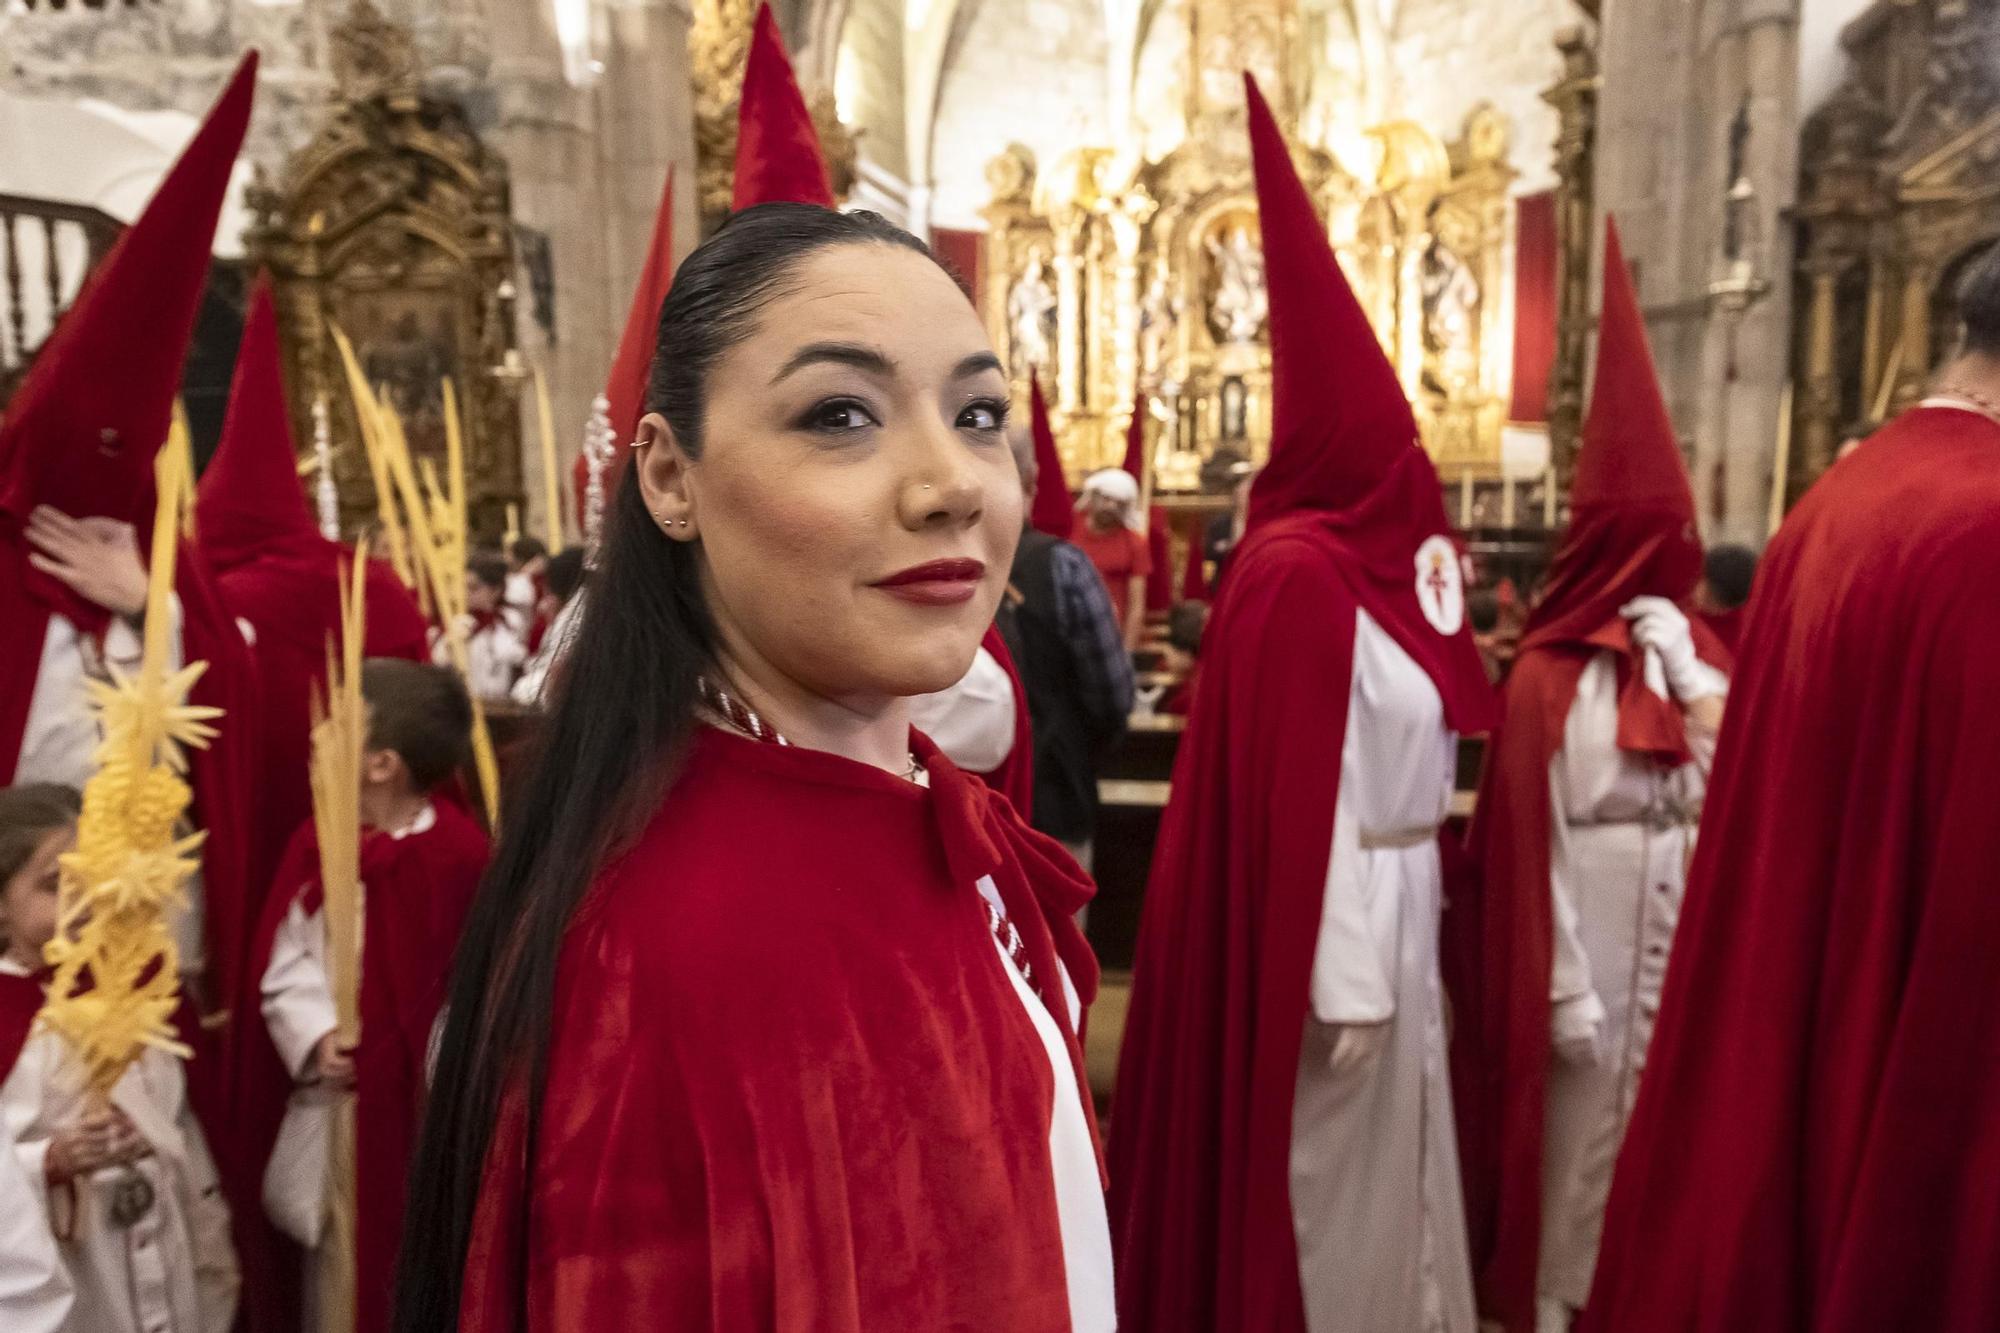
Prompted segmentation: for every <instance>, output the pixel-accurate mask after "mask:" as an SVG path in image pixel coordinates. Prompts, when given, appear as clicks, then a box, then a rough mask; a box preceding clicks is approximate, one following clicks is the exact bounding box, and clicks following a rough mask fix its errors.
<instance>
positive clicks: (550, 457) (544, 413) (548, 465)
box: [535, 366, 563, 555]
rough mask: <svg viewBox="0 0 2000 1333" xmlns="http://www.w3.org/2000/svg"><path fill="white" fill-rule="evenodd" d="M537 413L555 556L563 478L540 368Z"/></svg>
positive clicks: (560, 535) (560, 542) (546, 385)
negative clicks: (558, 468) (557, 463)
mask: <svg viewBox="0 0 2000 1333" xmlns="http://www.w3.org/2000/svg"><path fill="white" fill-rule="evenodd" d="M535 412H536V415H537V417H538V418H539V420H540V424H541V428H542V485H543V487H544V494H545V495H546V496H547V501H548V506H549V512H548V518H547V528H548V534H549V554H550V555H554V554H555V553H556V552H557V551H560V550H562V548H563V515H562V475H561V474H560V473H559V472H557V470H556V419H555V414H554V413H552V412H551V411H550V410H549V382H548V380H546V379H544V378H543V377H542V368H541V367H540V366H536V367H535Z"/></svg>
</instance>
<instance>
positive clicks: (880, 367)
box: [771, 342, 970, 384]
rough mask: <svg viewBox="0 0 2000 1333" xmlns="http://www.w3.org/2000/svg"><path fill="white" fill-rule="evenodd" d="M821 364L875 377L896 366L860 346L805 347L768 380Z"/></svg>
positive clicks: (783, 377) (850, 344) (871, 350)
mask: <svg viewBox="0 0 2000 1333" xmlns="http://www.w3.org/2000/svg"><path fill="white" fill-rule="evenodd" d="M968 359H970V358H968ZM821 362H832V363H833V364H835V365H841V366H853V367H854V368H855V369H856V370H865V371H869V372H870V373H872V374H877V375H891V374H894V373H895V370H896V363H895V362H893V361H891V360H890V359H889V358H888V356H887V355H885V354H884V353H883V352H882V351H881V350H880V349H878V348H874V347H869V346H867V345H865V344H863V343H833V342H827V343H807V344H806V345H805V346H804V347H801V348H800V349H799V350H798V351H796V352H794V353H793V354H792V357H791V359H790V360H789V361H787V362H785V364H784V365H782V366H780V367H779V368H778V373H777V374H775V375H773V376H772V377H771V383H773V384H777V383H778V382H780V381H781V380H784V379H786V378H788V377H790V376H792V375H794V374H797V373H798V372H799V371H801V370H804V369H805V368H806V367H807V366H812V365H818V364H820V363H821Z"/></svg>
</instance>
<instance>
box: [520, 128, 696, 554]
mask: <svg viewBox="0 0 2000 1333" xmlns="http://www.w3.org/2000/svg"><path fill="white" fill-rule="evenodd" d="M673 281H674V173H673V169H672V168H671V167H669V168H668V170H667V184H666V187H665V189H664V190H663V191H662V193H661V195H660V211H659V212H658V213H657V214H655V215H654V217H653V239H652V243H651V244H650V245H648V246H647V247H646V262H645V264H644V266H643V267H642V268H641V269H640V270H639V285H638V286H637V287H636V288H635V289H633V292H632V308H631V309H630V310H629V311H627V312H626V314H625V331H624V332H623V333H622V334H620V335H619V337H618V354H617V355H616V356H614V357H613V358H612V359H611V374H610V376H609V377H608V378H607V379H606V380H605V382H604V399H605V402H606V403H607V404H609V406H608V407H607V408H606V410H605V415H606V416H607V417H609V419H610V422H611V449H612V454H611V459H610V461H609V462H608V463H606V464H605V465H604V475H603V477H602V478H601V480H600V482H599V485H600V487H601V493H602V495H603V497H604V504H605V506H606V512H609V507H610V504H611V497H612V495H613V494H614V493H616V491H617V489H618V483H619V482H621V481H622V480H624V477H625V469H626V467H627V465H628V464H629V462H630V460H631V456H632V451H631V450H630V449H628V448H626V445H628V444H629V443H630V442H631V440H632V437H633V436H634V435H636V434H637V433H638V430H639V417H640V415H641V414H642V413H643V412H644V411H645V403H646V377H647V375H648V373H649V372H650V371H651V370H652V366H653V344H654V343H655V342H656V341H657V340H658V338H659V332H660V306H661V305H662V304H663V303H664V302H665V301H666V299H667V288H669V287H671V286H672V285H673ZM570 474H571V475H570V479H571V482H572V483H573V489H574V490H575V492H576V524H577V531H579V532H588V531H589V528H590V525H589V522H588V514H587V505H588V502H589V496H590V459H589V458H588V457H587V456H586V455H584V454H578V455H577V458H576V463H575V464H574V466H573V467H572V468H571V469H570ZM549 554H551V555H554V554H555V552H553V551H551V552H550V553H549Z"/></svg>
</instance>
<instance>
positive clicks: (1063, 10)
mask: <svg viewBox="0 0 2000 1333" xmlns="http://www.w3.org/2000/svg"><path fill="white" fill-rule="evenodd" d="M961 4H962V5H964V6H966V7H967V8H968V9H969V10H970V11H971V12H970V14H969V15H962V22H964V25H965V26H964V27H963V29H962V33H961V37H960V39H959V40H958V41H957V42H956V43H955V45H956V50H955V52H953V53H952V54H951V55H950V56H948V58H947V59H948V63H947V65H946V71H945V77H944V86H943V88H942V89H941V91H940V93H939V97H938V109H937V121H936V128H935V130H934V131H933V142H932V149H931V161H930V169H931V177H932V181H933V182H934V184H935V187H936V194H935V195H934V196H933V200H932V210H931V218H932V221H933V222H934V223H935V224H936V225H937V226H940V227H979V226H983V225H984V223H983V222H982V221H981V220H980V216H979V210H980V209H981V208H982V207H984V206H985V204H986V202H987V199H988V197H989V193H988V190H987V188H986V164H987V163H988V162H989V161H991V160H992V159H993V158H994V157H996V156H997V155H998V154H999V153H1000V151H1001V150H1002V149H1004V148H1005V147H1006V146H1007V145H1008V144H1009V143H1024V144H1026V145H1028V147H1030V148H1032V149H1034V150H1035V157H1036V159H1037V161H1038V162H1039V163H1040V164H1041V167H1042V169H1043V170H1044V171H1047V170H1049V169H1050V168H1052V167H1053V166H1054V165H1055V164H1056V162H1057V161H1058V160H1059V159H1060V158H1061V157H1062V156H1063V154H1065V153H1067V152H1068V151H1069V150H1071V149H1073V148H1079V147H1082V146H1083V145H1085V144H1102V143H1107V142H1109V141H1110V129H1109V127H1108V126H1107V125H1106V124H1105V119H1106V117H1105V77H1106V71H1105V63H1106V52H1107V47H1108V42H1107V39H1106V37H1105V32H1104V22H1103V18H1102V11H1101V10H1100V9H1099V8H1098V6H1097V4H1096V3H1095V2H1094V0H961Z"/></svg>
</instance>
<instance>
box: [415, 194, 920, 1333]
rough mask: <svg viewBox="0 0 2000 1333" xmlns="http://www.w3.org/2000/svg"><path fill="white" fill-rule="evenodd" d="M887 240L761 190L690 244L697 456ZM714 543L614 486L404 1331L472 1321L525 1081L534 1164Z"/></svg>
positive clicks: (689, 371)
mask: <svg viewBox="0 0 2000 1333" xmlns="http://www.w3.org/2000/svg"><path fill="white" fill-rule="evenodd" d="M871 244H872V245H889V246H898V247H901V248H903V249H906V250H910V251H913V252H915V253H917V254H921V255H924V256H926V257H929V255H930V252H929V250H928V249H926V248H925V246H924V245H923V243H922V242H920V241H918V240H917V239H916V238H915V237H913V236H911V235H909V234H908V233H907V232H904V231H901V230H900V229H898V228H896V227H894V226H892V225H890V224H889V223H888V222H885V221H884V220H883V219H882V218H880V217H878V216H876V215H875V214H873V213H836V212H833V211H832V210H830V209H824V208H818V207H815V206H813V205H809V204H763V205H759V206H757V207H755V208H748V209H745V210H744V211H742V212H740V213H737V214H735V215H734V216H733V217H731V218H730V219H729V220H728V221H727V222H725V223H724V224H723V225H722V226H721V227H720V228H719V229H718V230H717V231H716V233H715V235H713V236H712V237H710V238H709V239H708V240H707V241H706V242H704V243H703V244H702V245H701V246H700V247H699V248H697V249H696V250H695V251H694V253H692V254H690V255H689V256H688V257H687V259H686V260H685V261H684V262H683V263H682V264H681V267H680V271H679V272H678V273H677V274H675V276H674V281H673V286H672V287H671V288H670V289H669V290H668V293H667V298H666V301H665V303H664V304H663V305H662V306H661V308H660V324H659V335H658V340H657V342H656V343H655V346H654V351H653V362H652V368H651V372H650V375H649V378H648V382H647V386H646V406H647V408H648V409H649V410H650V411H654V412H658V413H659V414H660V415H661V416H663V417H665V418H666V421H667V424H668V426H670V427H671V428H672V431H673V438H674V442H675V443H676V444H677V445H678V446H679V447H680V449H681V450H682V452H684V453H686V454H687V455H688V456H689V457H691V458H693V457H699V456H700V454H701V450H702V441H703V431H704V428H705V427H706V425H707V421H706V409H707V402H708V389H709V379H710V376H711V375H712V373H713V372H714V370H715V367H716V365H717V363H718V362H719V361H720V360H721V359H722V357H723V356H724V354H725V353H727V352H728V351H729V350H730V349H731V348H733V347H735V346H736V345H737V344H738V343H740V342H742V341H743V340H744V339H745V338H747V337H749V336H750V334H751V333H752V332H753V331H754V330H755V327H756V324H757V321H758V318H759V315H760V313H761V312H762V311H763V309H764V308H765V307H766V306H767V305H769V304H770V302H772V301H773V300H775V299H777V298H778V297H779V296H781V295H782V294H784V293H785V292H786V290H787V289H788V284H790V283H791V282H792V281H793V278H794V274H795V271H796V270H797V268H798V266H799V264H800V263H801V262H802V261H804V260H805V259H806V258H808V257H809V256H811V255H813V254H814V253H816V252H818V251H820V250H823V249H826V248H828V247H830V246H837V245H871ZM933 262H934V261H933ZM699 559H700V556H699V554H698V552H697V550H696V547H695V544H694V543H690V542H678V541H672V540H670V539H668V538H667V537H666V536H665V535H664V534H663V533H661V531H660V529H659V528H658V526H657V525H656V524H655V523H654V522H653V518H652V516H651V515H650V514H648V513H647V512H646V502H645V497H644V495H643V493H642V492H641V489H640V487H639V486H638V485H637V484H630V485H624V486H620V487H618V488H617V489H616V491H615V493H614V495H613V497H612V500H611V503H610V505H609V506H608V512H607V513H606V515H605V520H604V544H603V549H602V551H601V553H600V564H599V567H598V569H597V571H596V572H595V573H594V574H593V576H592V582H591V592H590V599H589V601H588V602H587V603H586V604H585V608H584V612H583V618H582V621H581V622H580V623H579V625H578V627H577V632H576V635H575V637H574V639H573V641H572V643H571V645H570V648H569V653H568V656H567V658H566V659H565V662H564V669H563V672H562V674H561V677H560V679H559V680H558V682H557V684H556V686H555V689H554V693H553V698H552V700H551V704H550V708H549V713H548V716H547V718H546V719H545V721H544V723H543V726H542V731H541V735H540V738H539V741H538V744H537V750H536V753H535V755H534V757H533V758H532V760H531V761H530V763H529V765H528V767H527V771H526V773H525V774H524V776H523V778H522V780H521V782H520V783H519V784H518V786H517V787H516V788H515V790H514V791H513V792H512V794H511V798H510V800H509V801H508V806H507V814H506V816H505V817H504V819H503V820H502V823H501V827H502V829H503V832H502V834H501V838H500V844H499V846H498V847H497V848H496V849H495V851H494V856H493V862H492V865H491V866H490V867H489V868H488V870H487V872H486V877H485V879H484V881H483V882H482V883H481V885H480V890H479V896H478V898H477V899H476V900H475V902H474V904H473V907H472V910H471V913H470V914H469V916H468V917H467V920H466V925H465V932H464V935H463V937H462V938H461V940H460V942H459V946H458V956H457V961H456V964H455V967H454V972H453V977H452V983H451V993H450V1001H449V1010H448V1017H447V1019H446V1023H445V1030H444V1037H443V1041H442V1043H441V1045H440V1050H439V1056H438V1063H437V1072H436V1076H435V1078H434V1080H433V1083H432V1093H431V1101H430V1106H429V1108H428V1111H427V1114H426V1115H425V1118H424V1128H423V1134H422V1137H421V1140H420V1142H419V1145H418V1149H417V1154H416V1158H415V1161H414V1163H413V1165H412V1169H411V1173H410V1189H409V1197H408V1205H407V1208H406V1211H405V1217H404V1227H403V1248H402V1254H401V1259H400V1271H401V1272H402V1274H403V1275H404V1276H405V1278H406V1280H404V1281H401V1282H399V1283H398V1290H397V1294H396V1318H395V1324H394V1327H395V1328H396V1329H398V1330H400V1331H401V1333H440V1331H441V1330H450V1329H455V1328H457V1327H458V1308H459V1287H460V1282H461V1280H462V1276H463V1271H464V1266H465V1254H466V1246H467V1243H468V1241H469V1240H470V1237H471V1230H472V1216H473V1209H474V1205H475V1203H476V1202H477V1199H478V1195H479V1190H480V1185H481V1182H482V1178H483V1175H484V1171H485V1166H486V1158H487V1152H488V1148H489V1146H490V1144H491V1140H492V1136H493V1128H494V1123H495V1121H496V1119H497V1117H498V1115H499V1111H500V1104H501V1097H502V1094H503V1091H505V1090H507V1089H509V1088H525V1091H526V1095H527V1112H528V1115H527V1135H528V1143H529V1152H530V1154H531V1155H530V1158H529V1160H530V1161H532V1145H533V1142H534V1135H535V1128H536V1123H537V1120H538V1119H539V1107H540V1101H541V1089H542V1082H543V1078H544V1074H545V1071H546V1067H547V1059H548V1043H549V1022H550V1013H551V1009H552V1006H553V1003H554V996H555V975H556V964H557V961H558V959H559V957H560V955H561V951H562V945H563V935H564V932H565V930H566V929H567V927H568V925H569V921H570V918H571V916H572V915H573V914H574V913H575V911H576V908H577V905H578V904H579V903H580V902H581V901H582V899H583V896H584V893H585V892H586V890H587V889H588V888H589V886H590V883H591V881H592V880H593V879H594V878H595V877H596V874H597V869H598V867H599V866H600V865H601V864H602V863H603V862H604V860H605V858H606V857H607V856H608V855H609V854H610V853H611V852H612V851H613V850H614V849H616V848H619V847H621V846H624V845H626V844H628V843H629V842H630V841H631V840H632V839H633V838H634V837H636V836H637V834H638V833H639V832H640V830H641V829H643V827H644V826H645V824H646V822H647V821H648V820H649V819H650V818H651V817H652V815H653V814H654V812H655V811H656V810H657V809H658V808H659V804H660V801H661V799H662V798H663V797H664V796H665V795H666V793H667V790H668V788H669V787H670V786H671V785H672V782H673V778H674V776H675V773H676V772H677V770H678V767H679V763H680V758H681V754H682V751H683V750H684V748H685V744H686V742H687V740H688V738H689V736H690V735H691V734H692V732H693V730H694V726H695V705H696V700H697V693H696V682H697V680H698V678H699V676H700V674H701V672H702V671H703V670H705V669H707V667H708V666H709V663H710V662H711V660H712V658H713V651H714V642H715V627H714V622H713V620H712V618H711V617H710V614H709V609H708V606H707V605H706V604H705V603H704V602H703V600H702V596H701V585H700V581H699V577H698V574H699V564H698V561H699ZM639 683H643V684H644V685H645V688H635V685H637V684H639Z"/></svg>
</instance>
